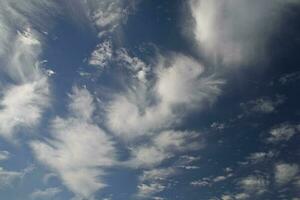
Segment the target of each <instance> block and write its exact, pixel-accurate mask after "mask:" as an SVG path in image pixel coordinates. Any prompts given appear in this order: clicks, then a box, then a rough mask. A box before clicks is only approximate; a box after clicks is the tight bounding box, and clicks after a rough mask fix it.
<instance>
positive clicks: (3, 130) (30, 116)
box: [0, 78, 49, 139]
mask: <svg viewBox="0 0 300 200" xmlns="http://www.w3.org/2000/svg"><path fill="white" fill-rule="evenodd" d="M0 105H1V109H0V121H1V122H2V123H1V124H0V135H1V136H2V137H5V138H6V139H13V136H14V135H15V133H16V132H17V128H19V127H25V128H33V127H34V126H35V125H37V124H38V123H39V121H40V119H41V117H42V113H43V111H44V109H45V108H46V107H47V106H48V105H49V85H48V82H47V80H46V79H45V78H42V79H40V80H37V81H33V82H28V83H25V84H21V85H12V86H10V87H8V88H7V89H5V91H4V94H3V98H2V99H1V100H0Z"/></svg>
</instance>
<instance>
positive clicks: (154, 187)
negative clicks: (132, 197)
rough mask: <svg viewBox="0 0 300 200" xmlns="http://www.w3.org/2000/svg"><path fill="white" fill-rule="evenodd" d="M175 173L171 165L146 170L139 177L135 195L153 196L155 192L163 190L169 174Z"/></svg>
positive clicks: (147, 197)
mask: <svg viewBox="0 0 300 200" xmlns="http://www.w3.org/2000/svg"><path fill="white" fill-rule="evenodd" d="M175 174H177V170H176V169H175V168H173V167H168V168H157V169H151V170H146V171H144V172H143V174H142V175H141V176H140V178H139V185H138V192H137V196H138V197H140V198H145V199H149V198H153V199H155V197H153V196H154V195H155V194H157V193H159V192H162V191H164V190H165V189H166V188H167V187H166V185H168V181H169V179H170V177H171V176H174V175H175Z"/></svg>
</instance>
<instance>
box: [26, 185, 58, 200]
mask: <svg viewBox="0 0 300 200" xmlns="http://www.w3.org/2000/svg"><path fill="white" fill-rule="evenodd" d="M61 191H62V190H61V189H60V188H57V187H54V188H47V189H45V190H35V191H34V192H32V193H31V194H30V199H33V200H39V199H40V200H44V199H53V198H54V197H55V196H57V195H58V194H59V193H60V192H61Z"/></svg>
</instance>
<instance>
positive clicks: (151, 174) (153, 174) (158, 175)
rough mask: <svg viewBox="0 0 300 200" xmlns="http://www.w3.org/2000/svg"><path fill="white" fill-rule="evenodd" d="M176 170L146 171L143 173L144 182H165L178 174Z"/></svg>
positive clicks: (159, 169)
mask: <svg viewBox="0 0 300 200" xmlns="http://www.w3.org/2000/svg"><path fill="white" fill-rule="evenodd" d="M176 173H177V172H176V170H175V169H174V168H171V167H169V168H158V169H151V170H146V171H144V172H143V175H142V176H141V178H140V179H141V180H142V181H151V180H152V181H157V180H165V179H167V178H168V177H170V176H172V175H174V174H176Z"/></svg>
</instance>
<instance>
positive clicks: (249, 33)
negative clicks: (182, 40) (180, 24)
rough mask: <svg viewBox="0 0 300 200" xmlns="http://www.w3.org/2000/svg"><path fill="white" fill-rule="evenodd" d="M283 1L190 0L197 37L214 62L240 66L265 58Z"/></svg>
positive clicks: (194, 31) (199, 43)
mask: <svg viewBox="0 0 300 200" xmlns="http://www.w3.org/2000/svg"><path fill="white" fill-rule="evenodd" d="M288 3H291V2H289V1H281V0H275V1H273V0H267V1H260V0H253V1H247V0H225V1H219V0H190V1H189V5H190V9H191V14H192V16H193V18H194V20H195V24H194V28H193V31H192V32H193V35H194V37H195V39H196V41H197V42H198V45H199V47H200V48H201V49H203V50H204V51H205V52H206V53H207V54H208V55H209V56H210V57H212V58H213V59H218V60H221V61H222V62H223V63H225V64H230V65H231V64H239V63H241V62H245V61H249V60H252V59H254V58H257V57H258V56H262V55H263V54H264V51H265V45H266V44H267V42H268V39H269V36H270V34H271V33H272V31H273V30H274V28H275V27H276V26H277V25H278V22H279V21H278V20H279V17H280V15H281V12H282V11H281V10H282V8H283V7H284V6H285V5H286V4H288Z"/></svg>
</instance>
